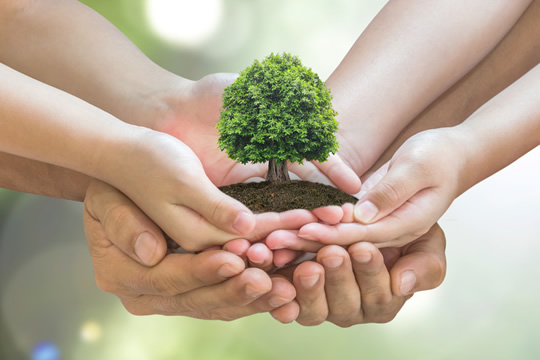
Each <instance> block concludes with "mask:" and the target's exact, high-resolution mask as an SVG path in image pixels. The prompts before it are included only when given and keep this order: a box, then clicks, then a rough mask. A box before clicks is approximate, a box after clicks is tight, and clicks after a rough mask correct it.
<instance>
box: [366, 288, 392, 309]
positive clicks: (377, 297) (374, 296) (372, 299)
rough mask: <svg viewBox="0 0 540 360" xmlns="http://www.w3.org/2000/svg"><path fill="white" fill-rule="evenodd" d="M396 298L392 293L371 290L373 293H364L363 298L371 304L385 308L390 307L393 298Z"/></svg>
mask: <svg viewBox="0 0 540 360" xmlns="http://www.w3.org/2000/svg"><path fill="white" fill-rule="evenodd" d="M393 299H394V297H393V295H392V294H391V293H380V292H375V291H374V292H371V293H367V294H366V293H364V294H363V295H362V300H363V302H364V303H368V304H370V305H371V306H375V307H377V308H385V307H388V306H389V305H390V304H391V303H392V300H393Z"/></svg>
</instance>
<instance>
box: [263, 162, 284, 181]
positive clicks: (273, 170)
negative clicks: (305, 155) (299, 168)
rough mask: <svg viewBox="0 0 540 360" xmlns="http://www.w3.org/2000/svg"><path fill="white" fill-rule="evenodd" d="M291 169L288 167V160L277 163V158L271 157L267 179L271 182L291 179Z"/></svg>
mask: <svg viewBox="0 0 540 360" xmlns="http://www.w3.org/2000/svg"><path fill="white" fill-rule="evenodd" d="M289 180H290V178H289V170H288V169H287V161H284V162H282V163H281V164H276V159H273V158H272V159H270V162H269V163H268V173H267V174H266V181H270V182H282V181H289Z"/></svg>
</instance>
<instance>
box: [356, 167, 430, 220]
mask: <svg viewBox="0 0 540 360" xmlns="http://www.w3.org/2000/svg"><path fill="white" fill-rule="evenodd" d="M428 180H429V177H428V176H426V174H425V171H420V170H419V169H418V167H413V166H409V165H408V164H405V165H403V164H396V165H394V166H391V167H389V170H388V172H387V173H386V175H385V176H384V177H383V178H382V179H381V180H380V181H379V182H378V183H377V184H375V185H374V186H373V187H372V188H371V189H370V190H368V191H367V193H365V194H364V195H363V196H362V197H361V198H360V200H359V201H358V203H357V204H356V206H355V209H354V218H355V219H356V221H358V222H360V223H363V224H371V223H373V222H375V221H377V220H379V219H381V218H382V217H384V216H386V215H388V214H390V213H391V212H392V211H394V210H396V209H397V208H399V207H400V206H401V205H403V204H404V203H405V202H406V201H407V200H408V199H410V198H411V197H413V196H414V195H415V194H416V193H418V192H419V191H420V190H422V189H424V188H426V187H428V186H429V183H428Z"/></svg>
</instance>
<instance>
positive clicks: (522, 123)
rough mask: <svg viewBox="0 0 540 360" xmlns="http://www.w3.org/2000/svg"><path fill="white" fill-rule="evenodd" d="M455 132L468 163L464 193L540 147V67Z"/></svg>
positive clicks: (479, 110) (463, 173) (454, 130)
mask: <svg viewBox="0 0 540 360" xmlns="http://www.w3.org/2000/svg"><path fill="white" fill-rule="evenodd" d="M451 131H453V132H454V133H455V134H457V138H458V139H459V140H458V141H460V142H461V146H460V148H461V150H460V151H461V152H462V154H456V156H463V158H464V159H466V162H465V166H464V167H463V169H462V171H461V176H460V178H461V181H460V182H461V184H460V188H459V190H460V193H462V192H464V191H466V190H467V189H469V188H470V187H472V186H473V185H475V184H476V183H478V182H480V181H482V180H483V179H485V178H487V177H489V176H490V175H492V174H494V173H495V172H497V171H499V170H501V169H502V168H504V167H506V166H507V165H509V164H511V163H512V162H514V161H515V160H517V159H518V158H520V157H521V156H523V155H524V154H526V153H527V152H528V151H530V150H532V149H533V148H535V147H536V146H538V145H540V65H536V67H534V68H533V69H532V70H530V71H529V72H528V73H527V74H525V75H524V76H523V77H521V78H520V79H519V80H518V81H516V82H515V83H514V84H512V85H511V86H509V87H508V88H507V89H505V90H504V91H503V92H501V93H500V94H499V95H497V96H496V97H494V98H493V99H492V100H490V101H489V102H487V103H486V104H485V105H484V106H482V107H481V108H480V109H478V111H476V112H475V113H474V114H473V115H471V117H470V118H469V119H467V120H466V121H465V122H463V123H462V124H460V125H458V126H456V127H454V128H452V129H451Z"/></svg>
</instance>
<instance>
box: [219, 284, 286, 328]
mask: <svg viewBox="0 0 540 360" xmlns="http://www.w3.org/2000/svg"><path fill="white" fill-rule="evenodd" d="M271 281H272V289H271V290H270V291H269V292H267V293H266V294H264V295H262V296H261V297H259V298H257V299H255V300H254V301H252V302H250V303H249V304H243V305H233V306H223V307H217V308H214V309H213V310H212V318H213V319H220V320H234V319H238V318H242V317H246V316H250V315H253V314H258V313H266V312H271V311H274V310H279V309H281V308H284V309H283V310H279V311H278V313H279V314H280V318H282V319H283V321H289V322H291V321H294V319H295V318H296V315H295V314H294V306H293V307H292V308H289V306H288V305H289V304H290V303H291V302H293V301H294V298H295V296H296V290H295V288H294V286H293V285H292V284H291V283H290V282H289V281H287V280H286V279H285V278H283V277H280V276H272V277H271ZM291 317H293V318H292V319H290V318H291Z"/></svg>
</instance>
